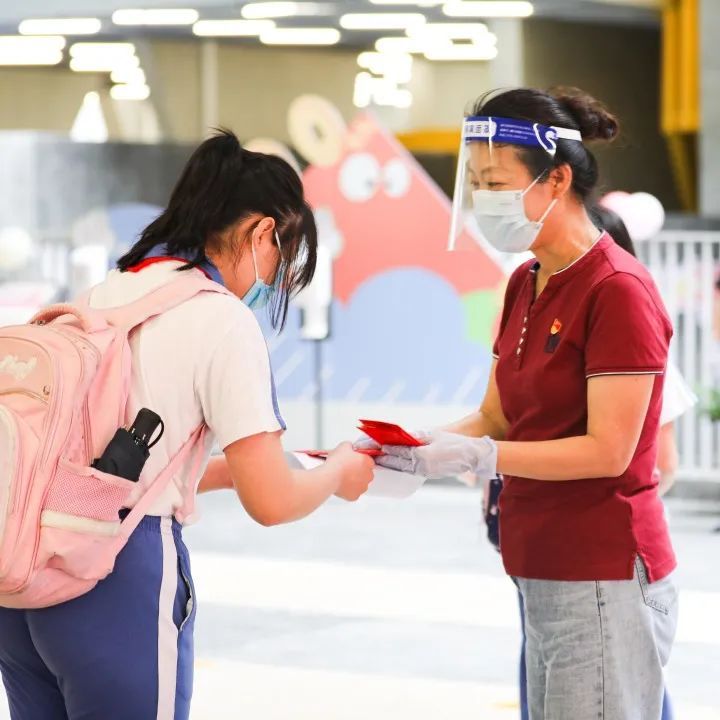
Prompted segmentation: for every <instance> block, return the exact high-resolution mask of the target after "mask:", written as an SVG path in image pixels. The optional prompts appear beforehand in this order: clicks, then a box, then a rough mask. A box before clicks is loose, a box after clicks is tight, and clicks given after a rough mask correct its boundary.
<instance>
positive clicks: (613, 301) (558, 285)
mask: <svg viewBox="0 0 720 720" xmlns="http://www.w3.org/2000/svg"><path fill="white" fill-rule="evenodd" d="M535 277H536V274H535V263H534V261H531V262H528V263H526V264H524V265H522V266H521V267H520V268H518V269H517V270H516V271H515V273H513V275H512V277H511V278H510V281H509V283H508V287H507V291H506V295H505V306H504V309H503V316H502V321H501V325H500V331H499V335H498V338H497V340H496V343H495V350H494V353H495V356H496V357H497V358H498V364H497V384H498V389H499V392H500V401H501V403H502V408H503V412H504V413H505V417H506V418H507V420H508V422H509V423H510V430H509V433H508V436H507V440H519V441H533V440H555V439H558V438H567V437H574V436H579V435H585V434H586V432H587V383H588V378H591V377H596V376H600V375H614V374H621V375H626V374H652V375H654V376H655V384H654V388H653V392H652V397H651V400H650V406H649V408H648V412H647V417H646V418H645V423H644V425H643V429H642V433H641V436H640V441H639V442H638V446H637V449H636V451H635V454H634V455H633V458H632V461H631V462H630V466H629V467H628V469H627V470H626V472H625V473H623V475H621V476H620V477H617V478H593V479H582V478H578V479H577V480H571V481H567V482H546V481H539V480H529V479H526V478H520V477H506V478H505V487H504V489H503V492H502V495H501V497H500V512H501V523H500V532H501V549H502V555H503V561H504V563H505V568H506V570H507V572H508V573H509V574H510V575H514V576H517V577H524V578H539V579H548V580H623V579H630V578H632V577H633V563H634V559H635V556H636V555H638V554H639V555H640V556H641V557H642V559H643V561H644V562H645V565H646V566H647V569H648V575H649V578H650V581H651V582H652V581H655V580H659V579H661V578H663V577H664V576H665V575H667V574H668V573H669V572H670V571H671V570H673V568H674V567H675V556H674V553H673V550H672V546H671V544H670V538H669V535H668V529H667V524H666V522H665V518H664V513H663V507H662V503H661V501H660V498H659V496H658V493H657V482H656V480H655V479H654V477H653V470H654V468H655V459H656V455H657V437H658V423H659V418H660V408H661V405H662V389H663V380H664V370H665V365H666V362H667V353H668V344H669V342H670V338H671V336H672V327H671V324H670V321H669V319H668V317H667V313H666V311H665V308H664V306H663V303H662V300H661V299H660V296H659V294H658V292H657V289H656V287H655V284H654V283H653V281H652V279H651V277H650V275H649V273H648V272H647V271H646V270H645V268H644V267H643V266H642V265H641V264H640V263H639V262H638V261H637V260H636V259H635V258H633V257H632V256H631V255H629V254H628V253H626V252H625V251H624V250H622V249H621V248H619V247H618V246H617V245H616V244H615V243H614V242H613V240H612V238H611V237H610V236H609V235H607V234H605V235H603V236H602V237H601V238H600V240H599V241H598V242H597V243H596V244H595V245H594V246H593V247H592V248H591V249H590V250H589V251H588V252H587V253H586V254H585V255H583V256H582V257H581V258H580V259H579V260H577V261H576V262H575V263H573V264H572V265H571V266H569V267H568V268H566V269H564V270H562V271H560V272H558V273H556V274H555V275H553V276H551V277H550V280H549V282H548V284H547V286H546V288H545V289H544V290H543V292H542V293H541V294H540V296H539V297H538V299H537V300H534V290H535Z"/></svg>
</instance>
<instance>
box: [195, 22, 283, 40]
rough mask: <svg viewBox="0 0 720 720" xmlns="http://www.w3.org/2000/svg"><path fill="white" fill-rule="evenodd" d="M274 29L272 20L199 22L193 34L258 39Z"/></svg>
mask: <svg viewBox="0 0 720 720" xmlns="http://www.w3.org/2000/svg"><path fill="white" fill-rule="evenodd" d="M274 27H275V23H274V22H273V21H272V20H198V22H196V23H195V24H194V25H193V33H195V35H200V36H202V37H256V36H258V35H260V34H261V33H263V32H267V31H268V30H272V29H273V28H274Z"/></svg>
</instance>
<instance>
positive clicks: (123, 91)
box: [110, 85, 150, 100]
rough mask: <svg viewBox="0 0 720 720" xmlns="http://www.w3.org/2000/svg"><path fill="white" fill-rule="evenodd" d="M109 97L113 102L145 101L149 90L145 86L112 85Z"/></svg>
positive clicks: (148, 95)
mask: <svg viewBox="0 0 720 720" xmlns="http://www.w3.org/2000/svg"><path fill="white" fill-rule="evenodd" d="M110 97H111V98H112V99H113V100H147V99H148V98H149V97H150V88H149V87H148V86H147V85H113V86H112V87H111V88H110Z"/></svg>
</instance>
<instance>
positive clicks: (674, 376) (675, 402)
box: [660, 362, 698, 426]
mask: <svg viewBox="0 0 720 720" xmlns="http://www.w3.org/2000/svg"><path fill="white" fill-rule="evenodd" d="M697 401H698V399H697V395H695V393H694V392H693V391H692V390H691V389H690V386H689V385H688V384H687V383H686V382H685V378H683V376H682V375H681V374H680V370H679V369H678V368H677V366H676V365H675V364H673V363H671V362H668V365H667V370H666V371H665V387H664V389H663V403H662V410H661V411H660V425H661V426H662V425H667V423H670V422H673V421H675V420H677V419H678V418H679V417H680V416H681V415H684V414H685V413H686V412H687V411H688V410H690V408H692V407H693V406H694V405H695V404H697Z"/></svg>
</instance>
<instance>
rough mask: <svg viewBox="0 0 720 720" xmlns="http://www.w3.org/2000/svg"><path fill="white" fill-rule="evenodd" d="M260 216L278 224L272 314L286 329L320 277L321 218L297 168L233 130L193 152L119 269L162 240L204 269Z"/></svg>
mask: <svg viewBox="0 0 720 720" xmlns="http://www.w3.org/2000/svg"><path fill="white" fill-rule="evenodd" d="M253 215H261V216H263V217H271V218H273V219H274V220H275V224H276V229H277V233H278V237H279V240H280V248H281V252H282V259H281V261H280V266H279V268H278V273H277V278H281V282H279V283H278V287H277V288H276V292H275V293H274V294H273V300H272V302H271V305H270V308H269V312H270V317H271V321H272V324H273V327H275V328H282V327H283V325H284V324H285V321H286V319H287V313H288V304H289V302H290V298H292V297H293V296H294V295H296V294H297V293H298V292H300V290H302V289H303V288H305V287H307V285H309V284H310V282H311V280H312V278H313V275H314V274H315V264H316V262H317V227H316V225H315V217H314V215H313V212H312V209H311V208H310V206H309V205H308V203H307V202H306V200H305V194H304V190H303V185H302V181H301V179H300V178H299V177H298V175H297V173H296V172H295V170H293V168H292V167H291V166H290V165H289V164H288V163H287V162H286V161H285V160H282V159H281V158H279V157H275V156H274V155H264V154H263V153H256V152H251V151H249V150H245V149H244V148H243V147H242V145H241V144H240V141H239V140H238V138H237V137H236V135H235V134H234V133H232V132H230V131H229V130H218V131H216V133H215V135H213V136H212V137H211V138H209V139H208V140H205V141H204V142H203V143H202V144H201V145H200V146H199V147H198V148H197V149H196V150H195V152H193V154H192V156H191V157H190V159H189V160H188V162H187V164H186V165H185V168H184V169H183V171H182V174H181V175H180V179H179V180H178V182H177V184H176V185H175V188H174V189H173V191H172V194H171V195H170V201H169V202H168V206H167V208H166V209H165V210H164V211H163V212H162V214H161V215H160V216H159V217H158V218H156V219H155V220H153V222H151V223H150V225H148V226H147V227H146V228H145V230H144V231H143V232H142V234H141V235H140V239H139V240H138V241H137V242H136V243H135V245H133V247H132V248H131V249H130V250H129V252H127V253H126V254H125V255H123V256H122V257H121V258H120V260H119V261H118V267H119V268H120V270H122V271H126V270H127V269H128V268H130V267H132V266H133V265H136V264H137V263H138V262H140V261H141V260H142V259H143V258H144V257H145V256H146V255H147V253H148V252H150V251H151V250H152V249H153V248H154V247H155V246H156V245H159V244H161V243H167V249H168V253H169V254H170V255H172V254H173V253H179V252H181V251H182V252H183V253H189V255H190V260H189V261H188V263H187V264H186V265H184V266H183V267H181V268H179V269H180V270H188V269H190V268H193V267H197V266H198V265H200V264H201V263H203V262H205V261H206V260H207V256H206V254H205V248H206V247H208V248H212V249H214V248H215V247H218V246H219V245H218V244H219V242H220V238H221V236H222V235H223V233H225V232H226V231H227V230H229V229H230V228H231V227H232V226H233V225H235V224H236V223H238V222H239V221H242V220H244V219H247V218H249V217H252V216H253ZM259 222H260V221H259V220H258V223H259ZM254 228H255V226H253V228H251V232H252V230H254ZM243 239H244V238H243Z"/></svg>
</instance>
